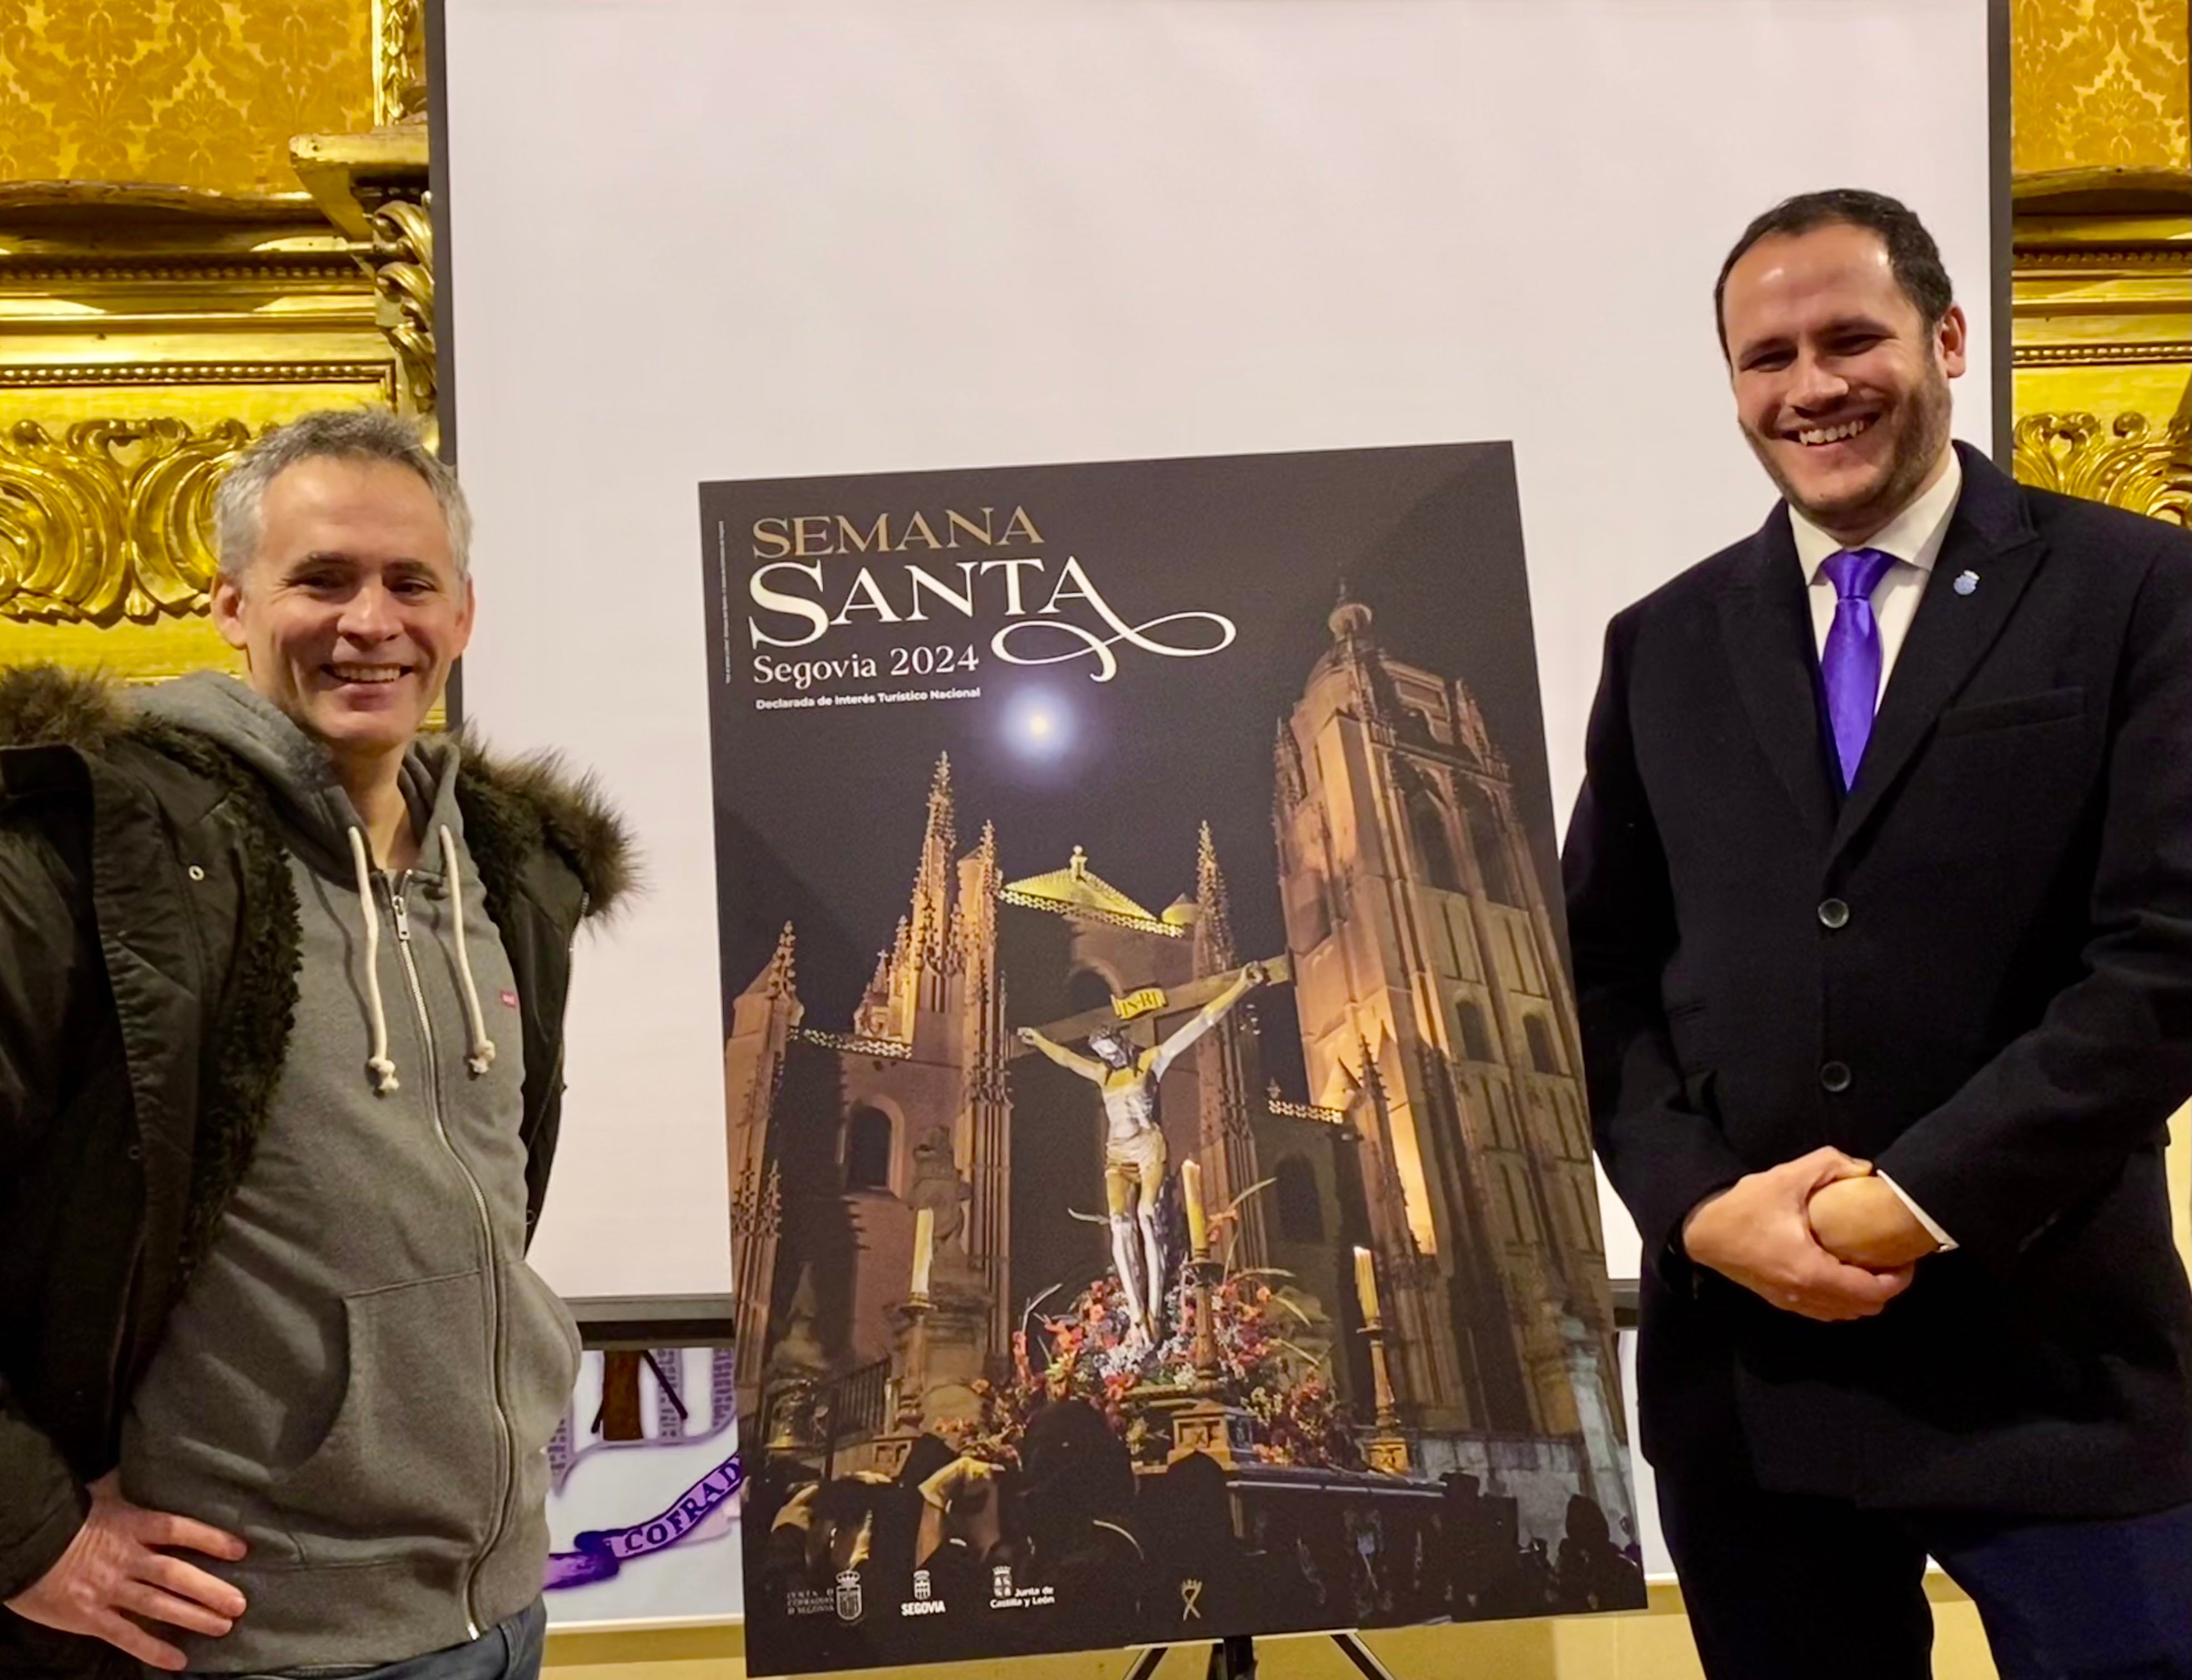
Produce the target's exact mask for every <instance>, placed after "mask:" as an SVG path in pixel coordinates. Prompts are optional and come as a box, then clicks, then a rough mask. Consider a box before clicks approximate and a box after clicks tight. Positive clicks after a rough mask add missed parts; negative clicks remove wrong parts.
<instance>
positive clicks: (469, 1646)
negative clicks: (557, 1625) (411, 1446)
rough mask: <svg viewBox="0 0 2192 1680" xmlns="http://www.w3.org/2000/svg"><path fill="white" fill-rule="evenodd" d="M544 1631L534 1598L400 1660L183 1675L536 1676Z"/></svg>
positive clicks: (243, 1678) (542, 1608)
mask: <svg viewBox="0 0 2192 1680" xmlns="http://www.w3.org/2000/svg"><path fill="white" fill-rule="evenodd" d="M547 1632H548V1606H547V1604H546V1603H545V1601H544V1600H541V1599H539V1598H535V1599H534V1601H533V1602H532V1603H530V1604H528V1605H527V1606H526V1607H525V1608H524V1609H522V1610H520V1611H519V1612H518V1613H517V1615H514V1616H511V1617H510V1618H509V1619H508V1620H505V1621H499V1622H497V1623H496V1624H495V1625H494V1626H493V1627H490V1628H489V1629H488V1631H487V1632H484V1633H482V1634H481V1635H480V1637H478V1638H477V1639H472V1640H468V1641H466V1642H465V1643H464V1644H461V1645H451V1646H450V1647H448V1649H446V1650H440V1651H429V1652H427V1653H426V1654H425V1655H424V1656H422V1657H406V1658H404V1659H403V1660H402V1661H401V1662H390V1663H383V1664H381V1665H380V1666H378V1667H374V1666H366V1667H363V1668H360V1667H357V1666H352V1665H336V1666H319V1667H313V1668H293V1669H285V1670H284V1671H282V1672H281V1673H280V1674H278V1675H259V1674H230V1675H216V1674H208V1675H194V1676H190V1677H186V1680H539V1673H540V1655H541V1651H542V1648H543V1644H544V1642H545V1638H546V1637H547ZM147 1672H148V1673H149V1672H151V1671H150V1670H147Z"/></svg>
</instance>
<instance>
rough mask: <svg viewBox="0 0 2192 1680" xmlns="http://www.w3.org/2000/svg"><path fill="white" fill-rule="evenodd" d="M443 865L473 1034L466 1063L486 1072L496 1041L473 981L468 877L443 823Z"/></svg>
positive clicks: (467, 1022) (467, 1017)
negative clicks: (467, 918)
mask: <svg viewBox="0 0 2192 1680" xmlns="http://www.w3.org/2000/svg"><path fill="white" fill-rule="evenodd" d="M442 868H444V869H446V870H448V876H449V916H450V919H451V920H454V922H455V923H456V925H457V978H458V979H459V980H460V981H462V982H464V988H465V1028H466V1030H468V1031H469V1032H470V1033H471V1039H472V1053H471V1055H470V1056H466V1057H465V1067H467V1068H471V1070H472V1072H473V1073H485V1072H487V1070H488V1068H492V1067H493V1066H494V1039H491V1038H489V1037H488V1035H487V1017H486V1016H485V1015H483V1014H482V1013H481V1012H480V1000H479V988H478V987H477V985H475V984H474V983H473V982H472V960H471V957H470V956H469V955H467V954H465V878H464V873H463V871H462V870H460V868H458V867H457V840H456V836H455V835H454V834H451V833H450V832H449V825H448V823H443V824H442Z"/></svg>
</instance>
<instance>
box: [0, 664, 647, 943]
mask: <svg viewBox="0 0 2192 1680" xmlns="http://www.w3.org/2000/svg"><path fill="white" fill-rule="evenodd" d="M178 702H180V703H178ZM264 704H265V703H263V702H260V701H259V700H258V699H257V697H256V696H255V695H254V694H253V693H252V692H251V691H250V690H249V689H248V688H247V687H245V686H244V685H243V684H242V683H240V682H237V681H235V680H234V679H233V678H229V677H224V676H220V675H216V674H214V673H212V672H201V673H197V674H195V675H191V676H189V677H185V678H180V679H178V680H177V681H175V682H174V683H173V684H169V685H163V687H162V688H160V689H155V690H151V691H149V692H146V694H145V695H143V696H141V697H140V696H139V695H135V694H133V693H132V692H130V691H129V690H128V689H126V688H124V687H123V686H122V685H120V684H118V683H117V682H115V681H112V680H111V679H109V678H107V677H105V676H102V675H97V674H95V673H88V672H83V671H73V670H68V669H63V668H62V667H60V666H58V665H25V666H18V667H14V668H13V669H6V670H0V749H6V748H11V747H34V746H66V747H71V748H74V749H77V751H79V752H83V753H87V754H94V755H95V754H99V753H102V752H104V751H106V749H108V748H109V747H111V745H113V744H114V743H116V742H117V741H119V740H123V739H130V738H135V739H143V740H145V741H146V742H147V743H148V744H151V745H153V746H155V747H156V748H157V745H158V741H157V737H158V736H159V735H160V734H161V733H162V732H163V731H164V730H167V729H170V728H180V729H182V730H185V731H187V732H191V733H192V734H195V735H198V736H200V737H201V738H211V739H213V740H214V741H216V742H217V743H218V744H220V746H221V747H223V748H224V749H227V750H230V751H231V753H233V752H234V743H233V742H232V741H231V740H228V739H223V738H221V737H223V736H225V735H226V734H228V733H229V732H228V731H226V730H225V729H224V730H219V731H208V730H206V729H203V728H201V727H194V725H193V716H192V715H193V713H194V712H199V711H202V710H203V709H206V708H208V707H211V708H214V709H221V708H225V707H232V708H235V709H238V710H243V709H255V708H263V707H264ZM454 746H455V749H456V751H457V754H458V758H459V770H458V780H459V786H460V797H461V798H462V799H463V801H464V803H465V806H466V808H467V814H468V817H469V816H470V815H471V813H472V812H479V813H481V814H482V817H483V818H484V820H485V821H486V823H489V824H491V825H492V826H493V827H494V829H499V830H502V831H503V832H501V833H499V834H493V835H482V836H481V839H482V840H485V842H486V844H487V845H488V846H499V848H500V849H509V848H512V847H520V848H522V847H523V846H527V845H528V844H545V845H546V846H550V847H551V848H552V849H553V850H554V851H556V852H557V854H558V855H559V856H560V857H562V859H563V861H564V862H565V863H568V865H569V866H570V868H571V869H572V871H573V872H574V874H576V875H577V876H578V878H579V884H580V885H581V886H583V887H584V889H585V895H586V905H587V914H589V915H590V916H601V915H606V914H608V913H609V912H611V911H613V910H614V909H615V908H617V907H618V905H619V903H622V902H624V901H625V900H626V899H628V898H629V897H630V896H631V893H632V892H633V891H635V890H636V887H637V885H638V869H637V864H636V858H635V856H634V847H633V845H632V842H631V834H630V833H629V831H628V830H627V829H626V828H625V823H624V822H623V819H622V818H621V817H619V816H618V815H617V814H616V813H615V812H614V811H613V810H612V809H611V808H610V807H609V806H608V802H607V801H606V800H604V799H603V798H602V794H601V791H600V788H599V785H598V783H597V780H596V778H595V777H593V776H591V775H588V774H575V773H574V772H571V771H570V770H569V769H568V767H567V766H565V765H564V764H563V762H562V760H561V759H560V757H559V756H558V755H556V754H554V753H549V752H544V753H537V754H531V755H527V756H524V757H522V758H517V759H502V758H498V757H497V756H496V755H494V753H493V752H491V751H490V750H488V749H487V748H486V747H485V746H484V744H483V743H482V741H481V740H480V738H479V737H478V735H477V733H476V732H474V731H472V730H471V729H470V728H467V729H465V730H464V731H463V732H461V733H460V735H458V736H457V737H455V739H454ZM432 749H433V743H431V741H430V742H427V743H422V745H421V748H420V749H414V752H416V751H423V752H424V753H425V754H426V755H429V756H432V755H433V750H432ZM252 756H257V755H252ZM252 768H254V770H256V771H258V772H260V774H261V775H262V776H264V777H265V778H266V779H267V780H269V781H270V782H274V783H279V784H280V785H278V786H277V789H276V791H277V793H280V794H294V793H295V792H296V788H295V785H294V784H295V782H296V779H297V778H296V777H295V775H294V772H295V769H296V768H297V766H294V765H288V766H282V765H277V764H272V763H267V762H254V763H253V765H252ZM316 774H318V775H323V774H324V766H320V767H318V768H317V771H316Z"/></svg>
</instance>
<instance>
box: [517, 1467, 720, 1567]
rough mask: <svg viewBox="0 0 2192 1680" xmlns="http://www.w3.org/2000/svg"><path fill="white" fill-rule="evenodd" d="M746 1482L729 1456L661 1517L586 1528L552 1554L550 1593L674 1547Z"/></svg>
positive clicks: (679, 1497)
mask: <svg viewBox="0 0 2192 1680" xmlns="http://www.w3.org/2000/svg"><path fill="white" fill-rule="evenodd" d="M744 1481H745V1466H743V1465H742V1464H741V1463H740V1462H739V1455H737V1454H736V1453H733V1454H732V1455H730V1456H729V1457H728V1458H727V1459H725V1460H724V1461H722V1463H721V1464H719V1465H717V1466H716V1467H715V1468H714V1469H713V1470H711V1471H710V1472H708V1473H707V1474H706V1475H705V1476H703V1477H702V1478H700V1479H699V1481H697V1482H695V1483H694V1484H693V1485H692V1486H691V1487H689V1488H688V1489H685V1491H684V1492H683V1493H682V1494H680V1495H678V1496H677V1498H676V1501H674V1502H673V1503H672V1504H671V1506H670V1508H669V1509H668V1510H667V1511H665V1512H663V1513H662V1514H661V1515H660V1516H659V1517H654V1518H648V1520H647V1521H646V1522H644V1523H633V1524H632V1525H631V1527H630V1528H628V1529H587V1530H585V1532H584V1533H583V1534H581V1535H579V1537H578V1539H577V1540H576V1541H575V1542H574V1546H575V1549H574V1550H573V1551H570V1552H555V1553H553V1554H551V1556H550V1558H549V1559H548V1579H547V1581H546V1586H547V1587H548V1590H549V1591H551V1592H554V1591H555V1590H556V1589H557V1588H558V1587H565V1586H585V1585H586V1584H587V1583H588V1582H589V1581H596V1580H608V1579H609V1577H610V1576H612V1575H614V1574H616V1572H617V1571H618V1570H619V1569H621V1568H622V1567H623V1566H624V1565H625V1564H626V1563H630V1562H631V1560H632V1559H633V1558H644V1557H645V1556H647V1554H648V1552H659V1551H661V1550H662V1549H663V1548H664V1547H665V1546H675V1545H676V1544H677V1542H678V1541H679V1540H682V1539H684V1538H685V1536H686V1535H689V1534H691V1533H692V1532H693V1530H694V1529H697V1528H699V1526H700V1524H701V1523H705V1522H706V1521H707V1520H708V1518H711V1517H712V1516H714V1515H715V1514H716V1512H717V1511H718V1510H720V1509H721V1508H722V1506H723V1504H724V1503H725V1501H728V1500H729V1499H731V1498H732V1497H733V1496H734V1495H736V1494H737V1492H738V1490H739V1484H741V1483H743V1482H744Z"/></svg>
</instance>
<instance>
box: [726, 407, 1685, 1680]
mask: <svg viewBox="0 0 2192 1680" xmlns="http://www.w3.org/2000/svg"><path fill="white" fill-rule="evenodd" d="M700 511H701V527H702V536H703V544H704V549H705V576H706V588H707V591H708V605H707V624H708V629H709V636H710V641H711V647H710V653H709V657H710V660H711V666H710V676H711V740H712V754H713V789H714V799H715V817H716V866H717V873H718V882H719V905H720V907H721V908H720V916H721V927H720V930H719V932H720V938H721V944H722V982H723V991H724V998H723V1021H724V1039H725V1045H724V1078H725V1088H726V1110H727V1127H728V1130H727V1136H726V1142H727V1148H728V1161H729V1173H730V1182H729V1193H730V1197H731V1226H732V1248H733V1252H732V1270H733V1279H734V1290H735V1291H736V1295H737V1310H738V1324H737V1337H736V1352H735V1355H734V1367H735V1369H734V1387H735V1390H736V1403H737V1411H738V1415H739V1416H740V1417H742V1418H744V1419H746V1420H748V1421H749V1422H748V1425H747V1427H745V1430H744V1431H743V1440H744V1449H745V1469H746V1472H747V1478H746V1482H745V1489H744V1491H743V1498H744V1501H745V1504H744V1510H743V1517H742V1523H743V1553H744V1560H745V1589H746V1590H745V1603H746V1611H747V1618H748V1623H747V1626H748V1636H747V1637H748V1654H749V1661H750V1662H751V1665H752V1666H753V1668H754V1670H755V1671H756V1672H757V1673H791V1672H812V1671H819V1670H830V1669H845V1668H859V1667H864V1666H878V1665H886V1664H897V1663H905V1662H912V1661H919V1660H955V1659H972V1658H990V1657H997V1656H1003V1655H1008V1654H1022V1653H1028V1652H1056V1651H1065V1650H1074V1649H1092V1648H1099V1647H1116V1646H1121V1645H1126V1644H1134V1643H1150V1642H1161V1641H1176V1640H1196V1639H1209V1638H1214V1637H1219V1636H1221V1635H1227V1634H1236V1633H1249V1634H1254V1633H1271V1632H1282V1631H1301V1630H1308V1629H1315V1628H1327V1627H1329V1628H1343V1627H1377V1626H1394V1625H1398V1624H1404V1623H1413V1622H1420V1621H1428V1620H1440V1619H1444V1618H1448V1617H1452V1618H1457V1619H1473V1618H1478V1617H1488V1616H1498V1615H1541V1614H1544V1611H1545V1610H1546V1609H1547V1608H1549V1607H1550V1608H1556V1609H1609V1608H1618V1607H1628V1606H1632V1605H1639V1604H1641V1603H1642V1602H1643V1584H1642V1577H1641V1571H1640V1570H1639V1569H1638V1568H1637V1565H1636V1562H1635V1557H1636V1549H1637V1535H1636V1527H1635V1507H1634V1505H1633V1502H1632V1497H1631V1493H1630V1484H1629V1479H1628V1471H1627V1462H1626V1444H1625V1434H1626V1426H1625V1424H1624V1421H1623V1409H1622V1406H1621V1403H1620V1398H1619V1392H1618V1382H1619V1378H1618V1361H1617V1358H1616V1344H1615V1339H1614V1330H1613V1316H1612V1313H1611V1311H1610V1309H1609V1306H1608V1302H1607V1289H1606V1281H1605V1262H1604V1248H1603V1243H1602V1239H1601V1233H1600V1229H1599V1226H1598V1218H1597V1203H1596V1199H1595V1193H1594V1190H1593V1180H1592V1173H1591V1164H1590V1138H1589V1129H1588V1124H1587V1121H1586V1118H1585V1114H1586V1110H1585V1107H1584V1097H1583V1092H1582V1089H1581V1086H1580V1084H1579V1080H1578V1073H1577V1068H1578V1048H1577V1038H1576V1026H1575V1014H1574V1009H1573V1001H1572V999H1571V996H1570V994H1569V989H1568V985H1567V979H1566V977H1565V964H1564V961H1563V958H1562V954H1561V951H1562V947H1561V937H1562V934H1561V911H1560V907H1559V897H1558V893H1557V887H1556V869H1557V865H1556V847H1555V841H1554V835H1553V833H1552V823H1551V804H1550V796H1549V793H1548V789H1547V781H1546V770H1545V764H1544V744H1543V732H1542V728H1541V726H1540V722H1539V700H1538V681H1537V674H1536V670H1535V664H1534V653H1533V636H1532V630H1531V623H1530V607H1529V600H1528V593H1527V583H1526V574H1525V570H1524V565H1523V555H1522V547H1521V519H1520V516H1519V511H1518V507H1517V498H1516V482H1515V473H1514V462H1513V453H1512V450H1511V449H1510V447H1509V446H1508V445H1506V444H1504V443H1480V444H1465V445H1453V446H1440V447H1407V448H1388V449H1373V450H1355V451H1340V452H1321V453H1295V454H1269V455H1251V456H1236V457H1228V458H1201V459H1173V460H1157V461H1139V462H1111V463H1103V464H1070V465H1052V466H1042V467H999V468H994V469H981V470H965V471H946V472H922V473H908V474H899V475H873V476H846V477H834V478H807V479H796V480H776V481H765V482H738V483H709V484H704V485H703V486H702V487H701V488H700Z"/></svg>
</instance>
